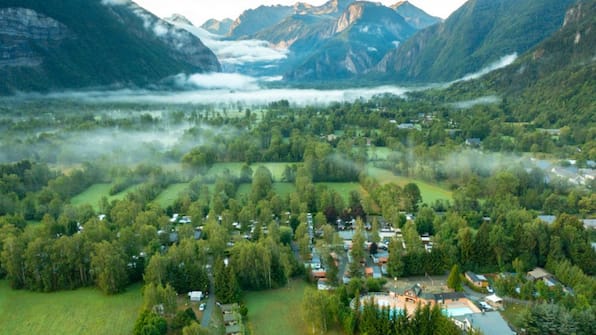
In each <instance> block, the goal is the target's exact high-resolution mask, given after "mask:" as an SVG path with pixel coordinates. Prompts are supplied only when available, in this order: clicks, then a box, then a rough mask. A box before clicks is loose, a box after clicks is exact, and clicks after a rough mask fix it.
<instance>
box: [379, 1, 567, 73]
mask: <svg viewBox="0 0 596 335" xmlns="http://www.w3.org/2000/svg"><path fill="white" fill-rule="evenodd" d="M573 2H575V1H574V0H542V1H535V0H499V1H494V0H469V1H468V2H466V3H465V4H464V5H463V6H462V7H460V8H459V9H458V10H457V11H455V12H454V13H453V14H452V15H451V16H450V17H449V18H448V19H447V20H445V21H444V22H442V23H439V24H435V25H433V26H430V27H428V28H426V29H423V30H421V31H419V32H418V33H417V34H415V35H414V36H413V37H412V38H411V39H409V40H408V41H407V42H406V43H404V44H403V45H402V46H400V47H399V48H398V49H396V50H394V51H392V52H390V53H389V54H388V55H387V56H386V57H385V58H384V59H383V61H382V62H380V63H379V65H378V67H377V70H378V71H379V72H381V73H385V74H387V76H388V77H391V78H398V79H399V80H400V81H410V82H432V81H450V80H455V79H458V78H460V77H462V76H464V75H466V74H469V73H473V72H477V71H479V70H481V69H482V68H484V67H486V66H487V65H489V64H491V63H493V62H495V61H497V60H499V59H500V58H502V57H503V56H505V55H509V54H513V53H518V54H521V53H524V52H525V51H527V50H528V49H530V48H531V47H532V46H535V45H536V44H538V43H540V42H541V41H542V40H543V39H544V38H546V37H548V36H549V35H550V34H552V33H553V32H554V31H556V30H557V29H558V28H559V27H560V26H561V24H562V21H563V17H564V15H565V10H566V9H567V7H568V6H569V5H570V4H572V3H573Z"/></svg>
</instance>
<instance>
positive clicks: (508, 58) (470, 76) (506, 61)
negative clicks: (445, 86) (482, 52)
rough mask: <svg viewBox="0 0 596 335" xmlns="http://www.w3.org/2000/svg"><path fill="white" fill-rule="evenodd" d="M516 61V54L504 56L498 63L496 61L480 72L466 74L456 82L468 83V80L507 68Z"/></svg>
mask: <svg viewBox="0 0 596 335" xmlns="http://www.w3.org/2000/svg"><path fill="white" fill-rule="evenodd" d="M516 59H517V53H512V54H510V55H505V56H503V57H501V59H499V60H498V61H496V62H494V63H492V64H489V65H488V66H486V67H485V68H483V69H481V70H480V71H478V72H474V73H470V74H467V75H465V76H464V77H463V78H461V79H460V80H458V81H468V80H473V79H478V78H480V77H482V76H484V75H485V74H487V73H489V72H492V71H494V70H498V69H501V68H504V67H506V66H508V65H509V64H511V63H513V62H514V61H515V60H516Z"/></svg>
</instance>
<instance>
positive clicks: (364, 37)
mask: <svg viewBox="0 0 596 335" xmlns="http://www.w3.org/2000/svg"><path fill="white" fill-rule="evenodd" d="M415 31H416V29H415V28H413V27H412V26H410V25H409V24H408V23H407V22H406V21H405V19H404V18H403V17H401V16H400V15H399V14H397V12H396V11H395V10H393V9H391V8H388V7H385V6H383V5H381V4H379V3H372V2H364V1H359V2H354V3H352V4H351V5H349V6H348V8H347V9H346V10H345V11H344V12H343V13H342V15H341V16H340V17H339V18H338V19H337V20H335V22H334V25H333V30H332V37H331V38H329V39H326V40H322V41H318V43H313V42H310V43H308V44H306V43H295V44H294V45H293V46H292V50H293V51H295V50H297V49H298V48H299V47H300V46H302V47H303V48H304V49H306V48H307V47H308V46H309V45H310V46H312V49H311V50H313V49H314V52H312V54H311V55H310V56H309V57H307V58H306V60H305V61H304V62H303V63H302V64H299V65H298V66H296V67H294V68H293V69H292V70H291V71H289V72H288V73H286V75H285V78H286V79H290V80H298V81H305V80H324V79H330V80H338V79H346V78H350V77H353V76H355V75H359V74H363V73H365V72H367V71H368V70H369V69H370V68H372V67H374V66H375V64H377V63H378V62H379V61H380V60H381V59H382V58H383V56H384V55H385V54H386V53H387V52H388V51H389V50H391V49H393V48H395V47H396V46H397V45H399V44H400V43H402V42H404V41H406V40H407V39H408V38H409V37H410V36H412V35H413V34H414V33H415Z"/></svg>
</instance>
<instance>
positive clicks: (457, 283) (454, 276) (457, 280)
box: [447, 264, 463, 291]
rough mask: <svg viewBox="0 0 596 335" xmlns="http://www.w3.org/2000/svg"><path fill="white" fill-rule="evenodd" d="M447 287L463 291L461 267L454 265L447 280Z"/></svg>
mask: <svg viewBox="0 0 596 335" xmlns="http://www.w3.org/2000/svg"><path fill="white" fill-rule="evenodd" d="M447 287H449V288H451V289H454V290H455V291H462V290H463V288H462V285H461V276H460V273H459V265H457V264H454V265H453V267H452V268H451V272H450V273H449V277H448V278H447Z"/></svg>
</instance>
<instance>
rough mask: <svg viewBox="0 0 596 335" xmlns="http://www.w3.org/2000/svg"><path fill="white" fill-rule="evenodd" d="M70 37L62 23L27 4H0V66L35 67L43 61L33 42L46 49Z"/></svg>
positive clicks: (70, 34)
mask: <svg viewBox="0 0 596 335" xmlns="http://www.w3.org/2000/svg"><path fill="white" fill-rule="evenodd" d="M69 37H70V38H74V34H72V33H71V32H70V31H69V30H68V28H67V27H66V26H65V25H63V24H62V23H60V22H58V21H56V20H54V19H52V18H50V17H47V16H44V15H42V14H39V13H37V12H35V11H34V10H31V9H27V8H0V42H1V43H0V67H11V66H25V67H35V66H39V65H40V64H41V63H42V62H43V58H42V56H41V55H40V54H39V53H38V52H37V51H36V48H35V47H34V45H35V46H38V47H41V48H44V49H46V50H47V49H50V48H55V47H57V46H59V45H60V43H61V41H62V40H64V39H65V38H69Z"/></svg>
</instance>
